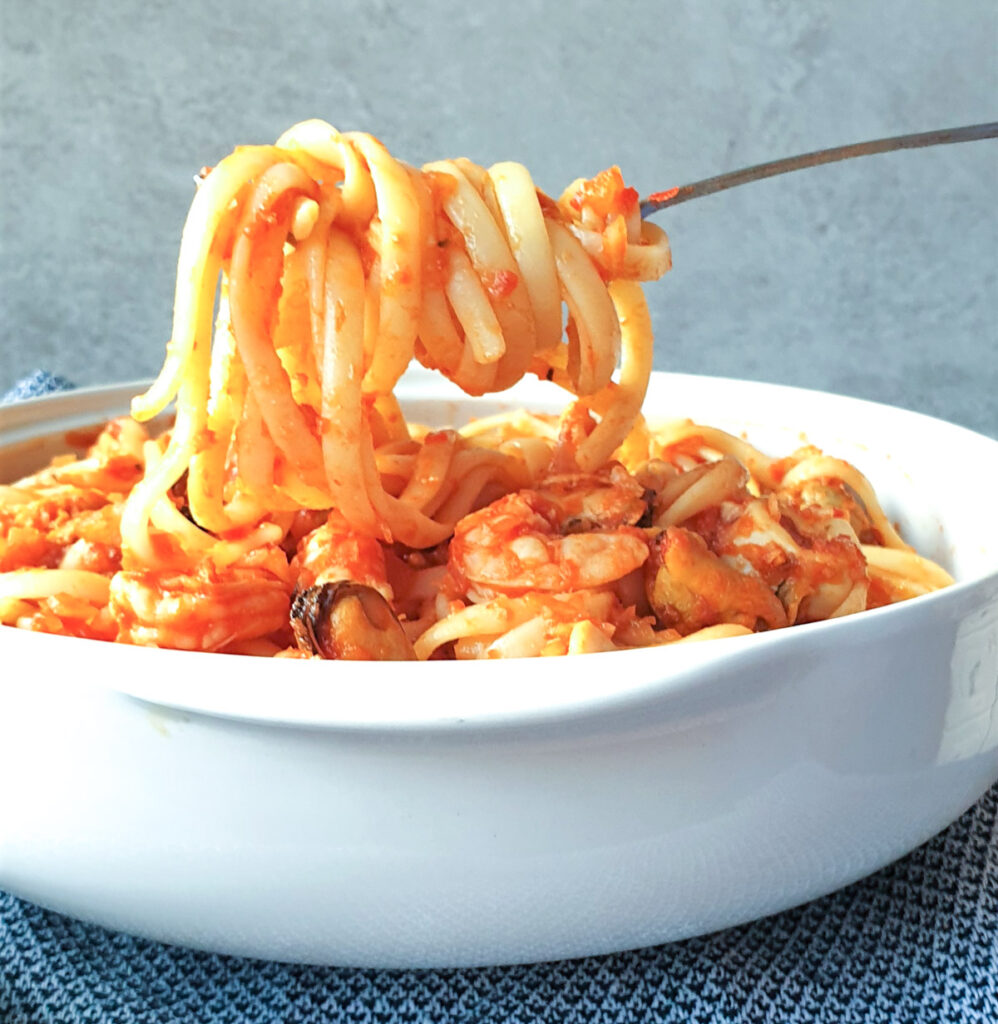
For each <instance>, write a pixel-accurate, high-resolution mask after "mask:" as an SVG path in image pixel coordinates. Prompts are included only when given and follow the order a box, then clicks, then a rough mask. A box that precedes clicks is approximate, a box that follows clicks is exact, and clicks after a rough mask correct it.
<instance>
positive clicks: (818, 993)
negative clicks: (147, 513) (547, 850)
mask: <svg viewBox="0 0 998 1024" xmlns="http://www.w3.org/2000/svg"><path fill="white" fill-rule="evenodd" d="M69 386H71V385H69V384H68V383H67V382H65V381H63V380H60V379H59V378H53V377H52V376H50V375H48V374H44V373H38V374H34V375H33V376H32V377H31V378H28V379H27V380H25V381H22V382H21V383H20V384H19V385H18V386H16V387H15V388H14V389H13V390H12V391H10V392H8V394H7V395H6V396H5V397H4V399H3V401H12V400H17V399H20V398H27V397H31V396H32V395H36V394H43V393H45V392H47V391H51V390H62V389H65V388H66V387H69ZM2 814H3V809H2V807H0V828H2V827H3V819H2ZM103 1021H113V1022H115V1024H119V1022H121V1024H166V1022H171V1024H173V1022H176V1024H188V1022H213V1024H214V1022H218V1024H271V1022H282V1024H297V1022H306V1021H330V1022H335V1021H350V1022H354V1024H403V1022H404V1024H415V1022H423V1021H433V1022H437V1021H459V1022H473V1021H474V1022H478V1021H481V1022H489V1024H492V1022H495V1024H498V1022H514V1024H528V1022H533V1021H545V1022H547V1021H550V1022H558V1024H583V1022H586V1024H590V1022H592V1024H596V1022H600V1024H602V1022H614V1024H625V1022H626V1024H631V1022H634V1024H641V1022H645V1021H662V1022H666V1024H673V1022H675V1024H679V1022H694V1024H707V1022H715V1021H716V1022H729V1021H730V1022H739V1024H756V1022H758V1024H763V1022H766V1024H769V1022H788V1024H804V1022H808V1024H810V1022H818V1021H820V1022H828V1024H832V1022H835V1024H860V1022H862V1024H867V1022H869V1024H888V1022H889V1024H895V1022H897V1024H901V1022H905V1024H916V1022H918V1024H921V1022H925V1024H977V1022H980V1024H995V1022H996V1021H998V786H996V787H995V788H993V789H991V791H990V792H989V793H987V794H986V795H985V796H984V798H983V799H982V800H981V801H980V802H979V803H978V804H977V805H976V806H974V807H973V808H971V809H970V810H969V811H967V813H966V814H964V815H963V817H961V818H960V819H959V820H958V821H957V822H956V823H955V824H953V825H951V826H950V827H949V828H948V829H947V830H946V831H945V832H943V833H941V834H940V835H938V836H936V838H934V839H932V840H931V841H930V842H928V843H926V844H925V845H924V846H921V847H919V848H918V849H917V850H915V851H914V852H913V853H911V854H909V855H908V856H907V857H905V858H903V859H902V860H900V861H897V862H896V863H894V864H892V865H891V866H889V867H887V868H885V869H884V870H883V871H880V872H878V873H877V874H875V875H873V876H871V877H870V878H867V879H865V880H864V881H861V882H858V883H857V884H855V885H852V886H849V887H848V888H846V889H842V890H840V891H839V892H836V893H833V894H832V895H830V896H826V897H825V898H824V899H820V900H816V901H815V902H813V903H809V904H807V905H806V906H803V907H798V908H796V909H794V910H790V911H787V912H785V913H783V914H778V915H776V916H774V917H769V918H765V919H763V920H761V921H756V922H753V923H752V924H747V925H743V926H741V927H738V928H732V929H729V930H727V931H724V932H718V933H715V934H713V935H708V936H704V937H701V938H696V939H690V940H687V941H686V942H677V943H671V944H669V945H665V946H656V947H653V948H649V949H641V950H635V951H632V952H628V953H618V954H615V955H613V956H605V957H590V958H588V959H584V960H572V961H564V962H561V963H548V964H536V965H531V966H525V967H496V968H482V969H478V970H439V971H377V970H352V969H344V968H318V967H302V966H297V965H289V964H279V963H268V962H264V961H259V960H244V959H239V958H236V957H225V956H216V955H212V954H207V953H197V952H193V951H190V950H185V949H179V948H177V947H173V946H165V945H161V944H159V943H155V942H149V941H146V940H143V939H136V938H133V937H131V936H128V935H121V934H116V933H114V932H109V931H107V930H105V929H103V928H99V927H96V926H94V925H86V924H81V923H80V922H78V921H74V920H72V919H71V918H68V917H63V916H62V915H60V914H55V913H52V912H50V911H46V910H41V909H39V908H38V907H35V906H33V905H32V904H30V903H26V902H24V901H23V900H18V899H16V898H14V897H13V896H10V895H7V894H5V893H0V1022H3V1024H70V1022H73V1024H75V1022H103Z"/></svg>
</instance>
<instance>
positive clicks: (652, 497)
mask: <svg viewBox="0 0 998 1024" xmlns="http://www.w3.org/2000/svg"><path fill="white" fill-rule="evenodd" d="M199 178H200V184H199V187H198V190H197V193H196V195H195V198H194V201H193V204H192V206H191V211H190V214H189V216H188V219H187V223H186V225H185V228H184V233H183V238H182V241H181V248H180V257H179V265H178V273H177V290H176V297H175V306H174V323H173V331H172V336H171V339H170V342H169V344H168V346H167V354H166V359H165V362H164V366H163V369H162V372H161V373H160V375H159V377H158V378H157V380H156V381H155V382H154V383H153V385H152V386H151V387H150V388H149V390H148V391H147V392H146V393H145V394H144V395H141V396H139V397H138V398H136V399H135V400H134V402H133V407H132V414H133V417H134V420H123V421H118V422H116V423H114V424H111V425H110V426H109V427H108V429H107V430H106V431H105V432H104V434H103V435H102V436H101V437H100V438H99V439H98V440H97V442H96V443H95V445H94V446H93V448H92V449H91V451H90V452H89V453H88V454H87V456H86V457H85V458H83V459H80V460H69V461H66V460H58V461H57V463H56V464H54V465H53V466H52V467H50V468H49V469H47V470H43V471H42V472H40V473H39V474H36V475H35V476H33V477H30V478H27V479H25V480H21V481H18V482H16V483H14V484H12V485H10V486H7V487H4V488H3V489H2V490H0V571H2V575H0V621H2V622H3V623H5V624H8V625H17V626H22V627H26V628H31V629H39V630H45V631H50V632H68V633H72V634H75V635H82V636H89V637H95V638H101V639H109V640H118V641H120V642H126V643H134V644H149V645H156V646H166V647H177V648H184V649H195V650H217V651H227V652H233V653H245V654H264V655H266V654H284V655H292V656H298V657H336V658H386V657H387V658H449V657H457V658H471V657H506V656H524V655H536V654H564V653H572V652H584V651H597V650H610V649H616V648H621V647H634V646H647V645H651V644H666V643H670V642H676V641H678V640H680V639H687V638H708V637H713V636H719V635H731V634H733V633H743V632H750V631H754V630H762V629H773V628H780V627H784V626H788V625H792V624H794V623H797V622H809V621H815V620H817V619H822V618H828V617H832V616H838V615H845V614H850V613H853V612H857V611H862V610H864V609H866V608H869V607H875V606H877V605H880V604H884V603H888V602H890V601H893V600H897V599H900V598H902V597H907V596H913V595H914V594H917V593H919V592H923V591H925V590H929V589H933V588H935V587H937V586H942V585H945V584H946V583H947V582H948V581H949V577H948V576H947V575H946V574H945V573H944V572H943V570H941V569H940V568H939V567H937V566H935V565H934V564H933V563H930V562H927V561H926V560H924V559H920V558H919V557H918V556H917V555H915V554H914V553H913V552H911V550H910V549H909V548H908V547H907V546H906V545H905V544H904V542H903V541H902V540H901V539H900V538H899V537H898V536H897V534H896V532H895V531H894V529H893V527H892V526H891V525H890V523H889V522H888V521H887V519H886V517H885V515H884V513H883V511H882V510H881V509H880V507H879V505H878V503H877V500H876V497H875V495H874V493H873V490H872V488H871V487H870V485H869V484H868V483H867V482H866V481H865V480H864V479H863V478H862V477H861V476H860V475H859V473H858V472H857V471H856V470H855V469H854V468H853V467H851V466H848V465H847V464H846V463H843V462H841V461H840V460H836V459H833V458H830V457H827V456H825V455H823V454H822V453H820V452H818V451H817V450H815V449H802V450H801V451H799V452H797V453H794V454H793V455H791V456H790V457H788V458H781V459H771V458H768V457H767V456H765V455H763V454H762V453H760V452H758V451H757V450H755V449H754V448H752V447H751V446H749V445H748V444H747V443H746V442H744V441H741V440H739V439H737V438H734V437H731V436H730V435H726V434H723V433H722V432H720V431H717V430H712V429H710V428H705V427H700V426H696V425H694V424H689V423H683V424H671V425H669V426H667V427H665V428H661V429H656V430H652V429H650V428H649V427H648V425H647V424H646V423H645V421H644V420H643V418H642V416H641V406H642V402H643V399H644V396H645V391H646V388H647V384H648V379H649V375H650V373H651V366H652V343H653V339H652V331H651V323H650V318H649V314H648V310H647V307H646V305H645V301H644V297H643V294H642V291H641V287H640V283H639V282H642V281H650V280H654V279H656V278H658V277H660V276H661V275H662V274H664V273H665V272H666V271H667V270H668V269H669V267H670V265H671V256H670V251H669V245H668V240H667V238H666V236H665V234H664V232H662V231H661V230H660V229H659V228H657V227H655V226H654V225H651V224H649V223H647V222H644V221H642V219H641V216H640V211H639V205H638V196H637V193H636V192H635V191H634V190H633V189H629V188H627V187H626V186H625V185H624V183H623V179H622V178H621V175H620V172H619V171H618V170H617V169H616V168H612V169H610V170H608V171H604V172H603V173H601V174H599V175H597V176H596V177H595V178H593V179H590V180H581V179H580V180H579V181H576V182H574V183H573V184H572V185H570V186H569V187H568V188H567V189H566V190H565V192H564V193H563V194H562V195H561V196H560V198H559V199H557V200H554V199H552V198H550V197H548V196H546V195H545V194H544V193H542V192H540V191H539V190H538V189H537V188H536V187H535V186H534V184H533V182H532V180H531V178H530V176H529V174H528V172H527V171H526V170H525V168H523V167H522V166H520V165H519V164H514V163H500V164H496V165H494V166H492V167H490V168H488V169H485V168H482V167H479V166H478V165H476V164H474V163H472V162H470V161H468V160H464V159H459V160H450V161H439V162H435V163H431V164H428V165H426V166H425V167H423V168H422V169H416V168H413V167H410V166H408V165H406V164H404V163H401V162H400V161H398V160H396V159H395V158H394V157H392V156H391V155H390V154H389V153H388V151H387V150H386V149H385V147H384V146H383V145H382V144H381V143H380V142H378V141H377V140H376V139H375V138H373V137H372V136H370V135H366V134H362V133H357V132H350V133H343V134H341V133H339V132H337V131H336V130H335V129H333V128H332V127H331V126H329V125H327V124H325V123H323V122H319V121H308V122H304V123H302V124H299V125H296V126H295V127H294V128H292V129H290V130H289V131H288V132H287V133H285V134H284V135H283V136H282V137H281V138H280V139H279V140H278V141H277V143H276V145H274V146H249V147H242V148H239V149H237V150H236V151H235V152H234V153H232V154H231V155H230V156H228V157H226V158H225V159H224V160H222V161H221V162H220V163H219V164H218V165H217V166H216V167H214V168H212V169H210V170H205V171H203V172H202V174H201V175H200V176H199ZM414 358H415V359H418V360H419V361H420V362H421V363H423V364H424V365H425V366H427V367H429V368H431V369H435V370H438V371H440V372H441V373H443V374H444V375H445V376H447V377H448V378H449V379H450V380H452V381H453V382H455V383H456V384H457V385H459V386H460V387H461V388H462V389H463V390H464V391H466V392H467V393H469V394H471V395H484V394H487V393H492V392H498V391H505V390H506V389H508V388H510V387H511V386H512V385H514V384H515V383H516V382H517V381H519V380H520V379H521V378H523V377H524V376H525V375H526V374H531V375H536V376H537V377H539V378H541V379H543V380H547V381H551V382H552V384H553V385H557V386H560V387H561V388H563V389H564V390H565V391H566V392H567V393H568V394H569V395H570V396H571V399H570V402H569V405H568V407H567V409H566V411H565V413H564V414H563V415H562V416H561V417H552V416H542V415H535V414H531V413H529V412H522V413H517V414H509V415H502V416H499V417H491V418H488V419H484V420H481V421H478V422H475V423H472V424H470V425H468V426H466V427H462V428H460V429H448V430H430V429H428V428H425V427H422V426H420V425H417V424H411V423H408V422H407V421H406V418H405V416H404V413H403V410H402V409H401V407H400V405H399V403H398V401H397V400H396V398H395V395H394V389H395V386H396V384H397V382H398V380H399V378H400V377H401V375H402V374H403V372H404V371H405V369H406V368H407V367H408V366H409V364H410V362H411V361H412V360H413V359H414ZM171 402H175V418H174V420H173V422H172V424H171V425H170V426H169V428H168V429H167V430H166V431H165V432H164V433H162V434H160V436H158V437H152V436H150V435H149V434H147V433H146V432H145V430H144V428H142V427H141V426H140V425H139V423H140V422H141V421H149V420H152V419H153V418H155V417H157V416H158V415H160V414H161V413H163V412H164V411H165V410H166V409H167V407H168V406H169V405H170V403H171Z"/></svg>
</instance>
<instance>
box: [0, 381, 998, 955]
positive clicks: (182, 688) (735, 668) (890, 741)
mask: <svg viewBox="0 0 998 1024" xmlns="http://www.w3.org/2000/svg"><path fill="white" fill-rule="evenodd" d="M140 387H141V385H124V386H117V387H113V388H106V389H90V390H86V391H80V392H75V393H72V394H66V395H58V396H54V397H50V398H44V399H39V400H35V401H31V402H26V403H23V404H21V405H19V406H15V407H12V408H7V409H3V410H0V446H2V448H0V452H2V456H3V471H4V476H5V477H6V478H7V479H12V478H14V477H16V476H17V475H19V474H21V473H24V472H27V471H28V470H30V469H32V468H35V467H37V466H38V465H40V464H42V463H44V462H45V461H46V460H47V459H48V458H49V457H51V455H52V454H53V453H54V452H55V451H57V450H65V448H66V434H67V432H68V431H72V430H75V429H77V428H80V427H83V426H86V425H90V424H93V423H95V422H99V421H101V420H103V419H105V418H107V417H110V416H112V415H115V414H120V413H121V412H122V411H123V410H124V409H126V408H127V402H128V398H129V397H130V396H131V395H132V394H133V393H135V392H136V391H137V390H139V389H140ZM399 394H400V397H401V398H402V400H403V403H404V405H405V407H406V409H407V412H408V414H409V415H410V417H411V418H413V419H421V420H423V421H426V422H433V423H444V422H451V423H456V422H460V421H462V420H465V419H467V418H468V417H469V416H470V415H480V414H483V413H485V412H489V411H493V410H495V409H497V408H502V407H510V406H518V405H527V406H529V407H531V408H535V409H537V408H541V409H543V408H547V409H552V410H553V409H558V408H560V406H561V405H562V404H563V398H562V397H561V396H560V393H558V392H556V391H554V390H553V389H552V388H551V387H550V386H547V385H543V384H540V383H534V384H532V385H522V386H520V387H519V388H517V390H516V391H515V392H513V393H510V394H509V395H506V396H503V400H502V401H501V402H497V401H490V402H482V401H478V400H469V399H467V398H465V397H463V396H461V395H460V393H458V392H456V391H455V390H454V389H452V388H451V387H450V386H449V385H447V384H446V382H443V381H441V380H438V379H437V378H435V377H431V376H429V375H427V374H414V375H412V376H411V377H408V378H406V380H404V381H403V383H402V386H401V388H400V391H399ZM645 408H646V412H647V413H648V415H649V416H650V417H652V418H654V417H656V416H661V417H663V418H665V417H668V418H672V417H676V416H690V417H692V418H694V419H697V420H700V421H702V422H706V423H711V424H714V425H716V426H720V427H722V428H725V429H728V430H731V431H733V432H736V433H742V432H744V433H745V434H746V435H747V436H748V438H749V439H750V440H751V441H752V442H753V443H755V444H756V445H757V446H759V447H761V448H763V449H764V450H767V451H768V452H770V453H772V454H777V453H779V454H788V453H789V452H791V451H792V450H793V449H795V448H796V447H798V446H799V445H800V444H801V443H802V442H804V441H805V440H806V441H808V442H811V443H814V444H817V445H819V446H821V447H823V448H825V450H826V451H828V452H829V453H831V454H835V455H839V456H841V457H843V458H845V459H847V460H849V461H851V462H853V463H854V464H856V465H857V466H858V467H859V468H860V469H861V470H862V471H863V472H865V473H866V474H867V475H868V476H869V477H870V478H871V480H872V481H873V484H874V486H875V488H876V489H877V492H878V494H879V495H880V497H881V499H882V502H883V504H884V506H885V509H886V510H887V512H888V515H889V516H890V517H891V518H892V519H893V520H896V521H897V522H898V523H899V524H900V527H901V530H902V533H903V534H904V535H905V536H906V537H907V539H908V540H909V541H910V542H911V543H913V544H915V546H916V547H917V548H918V549H919V550H920V551H921V552H922V553H923V554H925V555H928V556H929V557H931V558H934V559H937V560H939V561H940V562H942V563H943V564H944V565H946V566H947V567H948V568H949V569H950V570H951V571H952V572H953V573H954V575H955V576H956V578H957V580H958V583H957V585H956V586H953V587H951V588H948V589H946V590H943V591H940V592H937V593H934V594H931V595H928V596H926V597H923V598H918V599H916V600H913V601H909V602H905V603H903V604H900V605H896V606H893V607H889V608H883V609H879V610H876V611H872V612H867V613H864V614H861V615H857V616H853V617H849V618H844V619H838V620H835V621H831V622H824V623H816V624H812V625H806V626H800V627H795V628H793V629H789V630H783V631H778V632H774V633H769V634H764V635H758V636H750V637H742V638H734V639H728V640H720V641H715V642H711V643H703V644H695V645H683V646H682V647H676V648H671V649H670V648H659V649H650V650H639V651H628V652H615V653H608V654H592V655H587V656H584V657H576V658H566V659H559V660H557V661H552V660H538V661H532V660H529V661H516V662H484V663H470V664H469V663H458V662H434V663H420V664H405V665H400V664H359V663H331V662H324V663H320V662H296V661H283V662H270V661H264V660H258V659H253V658H236V657H229V658H225V657H222V656H220V655H212V654H196V653H187V652H178V651H160V650H150V649H141V648H132V647H126V646H118V645H111V644H101V643H97V642H92V641H86V640H77V639H73V638H67V637H57V636H45V635H41V634H34V633H27V632H22V631H19V630H14V629H3V630H0V665H2V670H0V672H2V683H0V787H2V788H3V793H2V799H0V806H2V815H0V887H2V888H4V889H7V890H8V891H10V892H13V893H15V894H16V895H19V896H22V897H24V898H27V899H29V900H33V901H35V902H37V903H39V904H42V905H43V906H46V907H50V908H52V909H55V910H58V911H62V912H64V913H68V914H72V915H75V916H77V917H80V918H83V919H86V920H90V921H96V922H99V923H101V924H103V925H106V926H108V927H110V928H115V929H121V930H124V931H128V932H132V933H135V934H139V935H143V936H148V937H151V938H154V939H159V940H163V941H167V942H173V943H179V944H182V945H187V946H193V947H198V948H202V949H209V950H215V951H220V952H225V953H234V954H242V955H250V956H257V957H267V958H273V959H281V960H295V961H305V962H312V963H320V964H341V965H358V966H380V967H414V966H459V965H476V964H500V963H514V962H527V961H536V960H546V959H553V958H562V957H575V956H581V955H584V954H598V953H607V952H611V951H615V950H621V949H625V948H630V947H636V946H642V945H648V944H653V943H660V942H665V941H669V940H674V939H681V938H684V937H687V936H691V935H696V934H700V933H704V932H708V931H712V930H715V929H719V928H723V927H727V926H729V925H735V924H738V923H740V922H744V921H748V920H750V919H753V918H756V917H759V916H762V915H765V914H770V913H774V912H776V911H779V910H782V909H784V908H787V907H790V906H793V905H795V904H798V903H801V902H803V901H806V900H810V899H813V898H815V897H817V896H820V895H822V894H824V893H827V892H829V891H831V890H833V889H836V888H838V887H840V886H843V885H846V884H848V883H849V882H851V881H853V880H855V879H858V878H860V877H861V876H863V875H866V874H868V873H870V872H872V871H875V870H876V869H878V868H879V867H881V866H883V865H884V864H887V863H888V862H889V861H891V860H893V859H895V858H897V857H899V856H901V855H902V854H904V853H905V852H907V851H909V850H911V849H912V848H913V847H915V846H917V845H918V844H919V843H921V842H923V841H925V840H926V839H928V838H929V837H930V836H932V835H933V834H934V833H935V832H937V831H939V830H940V829H942V828H943V827H944V826H946V825H947V824H948V823H949V822H951V821H952V820H953V819H954V818H956V817H957V816H958V815H959V814H960V813H961V812H962V811H964V810H965V809H966V808H967V807H969V806H970V805H971V804H972V803H973V802H974V801H975V800H977V799H978V798H979V797H980V796H981V795H982V794H983V793H984V792H985V790H986V789H987V788H988V787H989V786H990V785H991V784H992V783H993V782H994V781H995V780H996V779H998V540H996V536H998V533H996V530H995V513H994V507H993V506H994V501H993V476H994V469H995V467H996V466H998V442H995V441H993V440H990V439H988V438H985V437H982V436H979V435H976V434H973V433H971V432H970V431H967V430H964V429H962V428H960V427H957V426H953V425H950V424H947V423H943V422H941V421H938V420H934V419H930V418H928V417H925V416H921V415H919V414H917V413H912V412H906V411H902V410H899V409H893V408H888V407H884V406H880V405H875V404H871V403H868V402H861V401H857V400H854V399H848V398H841V397H836V396H832V395H826V394H820V393H817V392H809V391H803V390H798V389H793V388H786V387H779V386H774V385H766V384H757V383H750V382H738V381H729V380H718V379H711V378H701V377H691V376H683V375H678V374H655V375H654V378H653V381H652V385H651V388H650V391H649V395H648V399H647V402H646V406H645Z"/></svg>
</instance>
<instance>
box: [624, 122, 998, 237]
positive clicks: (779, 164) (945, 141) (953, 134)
mask: <svg viewBox="0 0 998 1024" xmlns="http://www.w3.org/2000/svg"><path fill="white" fill-rule="evenodd" d="M995 137H998V121H991V122H989V123H987V124H970V125H965V126H964V127H962V128H941V129H939V130H938V131H934V132H918V133H916V134H914V135H895V136H893V137H892V138H889V139H874V140H872V141H871V142H854V143H853V144H852V145H849V146H833V147H832V148H831V149H818V150H815V151H814V152H813V153H802V154H801V155H800V156H791V157H786V158H785V159H783V160H770V161H769V162H768V163H764V164H756V165H755V166H753V167H743V168H742V169H741V170H740V171H728V172H727V173H726V174H717V175H715V176H714V177H713V178H704V179H703V181H695V182H693V184H692V185H680V186H679V187H678V188H670V189H667V190H666V191H664V192H653V193H652V194H651V195H650V196H648V198H647V199H643V200H642V201H641V216H642V217H648V216H651V214H653V213H658V211H659V210H664V209H666V207H669V206H677V205H678V204H679V203H685V202H686V201H687V200H689V199H697V198H699V197H700V196H709V195H712V194H713V193H714V192H723V191H724V190H725V189H728V188H734V187H735V186H736V185H747V184H748V183H749V182H750V181H759V180H760V179H762V178H772V177H773V176H774V175H776V174H786V173H788V172H789V171H799V170H802V169H803V168H805V167H818V166H820V165H821V164H832V163H835V162H836V161H838V160H851V159H852V158H853V157H857V156H873V155H874V154H875V153H889V152H891V151H892V150H895V149H921V148H922V147H923V146H945V145H949V144H951V143H954V142H976V141H977V140H978V139H993V138H995Z"/></svg>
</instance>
